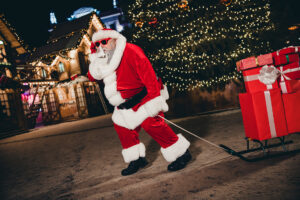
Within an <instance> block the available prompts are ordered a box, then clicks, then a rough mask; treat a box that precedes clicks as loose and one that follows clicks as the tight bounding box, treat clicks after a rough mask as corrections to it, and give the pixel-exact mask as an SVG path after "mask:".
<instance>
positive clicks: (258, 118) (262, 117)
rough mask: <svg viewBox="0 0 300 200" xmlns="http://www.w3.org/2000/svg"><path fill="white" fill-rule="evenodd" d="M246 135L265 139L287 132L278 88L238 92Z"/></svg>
mask: <svg viewBox="0 0 300 200" xmlns="http://www.w3.org/2000/svg"><path fill="white" fill-rule="evenodd" d="M239 99H240V105H241V111H242V115H243V122H244V129H245V134H246V137H248V138H251V139H257V140H266V139H270V138H274V137H281V136H285V135H287V134H288V131H287V125H286V120H285V113H284V107H283V102H282V97H281V91H280V89H273V90H267V91H264V92H257V93H253V94H249V93H241V94H239Z"/></svg>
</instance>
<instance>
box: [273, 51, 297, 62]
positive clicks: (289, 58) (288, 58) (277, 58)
mask: <svg viewBox="0 0 300 200" xmlns="http://www.w3.org/2000/svg"><path fill="white" fill-rule="evenodd" d="M273 57H274V62H275V65H285V64H289V63H293V62H299V55H298V54H287V55H274V56H273Z"/></svg>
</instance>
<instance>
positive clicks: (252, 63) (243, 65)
mask: <svg viewBox="0 0 300 200" xmlns="http://www.w3.org/2000/svg"><path fill="white" fill-rule="evenodd" d="M268 64H273V56H272V53H269V54H264V55H260V56H258V57H254V56H252V57H249V58H245V59H243V60H240V61H238V62H236V67H237V70H238V71H241V70H245V69H250V68H253V67H259V66H263V65H268Z"/></svg>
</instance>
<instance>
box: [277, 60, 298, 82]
mask: <svg viewBox="0 0 300 200" xmlns="http://www.w3.org/2000/svg"><path fill="white" fill-rule="evenodd" d="M277 69H278V70H279V73H280V74H281V81H283V80H296V79H300V64H299V62H294V63H290V64H288V65H284V66H280V67H278V68H277Z"/></svg>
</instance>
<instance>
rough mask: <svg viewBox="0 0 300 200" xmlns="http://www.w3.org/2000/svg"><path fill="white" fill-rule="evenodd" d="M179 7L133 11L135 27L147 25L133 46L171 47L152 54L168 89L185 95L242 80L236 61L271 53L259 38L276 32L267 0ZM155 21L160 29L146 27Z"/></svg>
mask: <svg viewBox="0 0 300 200" xmlns="http://www.w3.org/2000/svg"><path fill="white" fill-rule="evenodd" d="M185 1H186V0H185ZM145 2H146V3H145ZM178 2H180V0H158V1H151V2H150V1H149V2H148V3H147V1H141V0H137V1H136V2H135V3H134V4H132V5H131V6H130V7H129V11H128V13H129V16H130V18H131V21H132V22H137V21H142V22H143V23H139V24H138V25H139V26H138V27H136V29H137V31H136V32H135V33H134V34H133V42H135V43H139V42H140V41H144V42H145V41H146V43H147V42H148V43H149V44H150V46H151V44H152V43H153V42H158V43H162V44H166V43H167V45H161V46H155V47H156V48H153V49H150V48H147V50H148V52H147V53H148V56H149V59H150V60H151V62H152V63H153V65H154V67H155V69H156V70H157V72H158V73H159V75H160V76H161V77H162V78H163V79H164V81H165V82H166V84H167V85H169V86H171V87H175V88H177V89H178V90H179V91H184V90H193V89H196V88H201V87H212V86H214V85H218V84H222V83H226V82H228V81H229V80H232V79H236V78H241V74H240V73H239V72H237V71H236V69H235V66H234V65H235V62H236V61H237V60H239V59H242V58H244V57H246V56H249V55H256V53H257V52H261V51H262V50H264V51H265V52H270V51H271V49H270V43H269V42H268V41H264V40H262V39H260V38H259V35H260V34H261V33H263V32H267V31H271V30H274V28H275V27H274V25H273V24H272V22H271V21H270V4H269V2H268V0H262V1H260V2H257V1H254V0H244V1H239V0H232V1H231V3H230V4H228V5H226V7H225V6H224V5H220V4H218V5H209V6H203V5H200V6H199V5H198V6H197V7H196V6H193V5H194V4H192V3H191V5H189V7H188V9H184V10H183V9H182V8H181V6H180V7H179V6H178ZM186 2H188V1H186ZM174 16H176V18H174ZM153 17H155V18H157V19H158V24H157V26H155V27H154V26H147V23H144V22H146V21H147V20H149V19H152V18H153ZM218 45H219V46H223V48H221V49H219V47H217V46H218ZM228 45H229V46H230V48H229V47H228ZM224 46H225V47H224Z"/></svg>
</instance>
